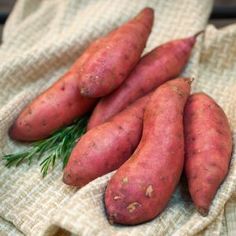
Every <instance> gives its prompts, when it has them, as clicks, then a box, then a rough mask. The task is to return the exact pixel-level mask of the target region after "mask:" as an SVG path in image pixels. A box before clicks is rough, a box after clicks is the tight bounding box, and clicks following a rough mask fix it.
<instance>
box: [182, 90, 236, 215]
mask: <svg viewBox="0 0 236 236" xmlns="http://www.w3.org/2000/svg"><path fill="white" fill-rule="evenodd" d="M184 116H185V117H184V125H185V149H186V158H185V173H186V176H187V181H188V187H189V191H190V194H191V197H192V200H193V202H194V204H195V206H196V208H197V210H198V211H199V212H200V213H201V214H202V215H207V214H208V211H209V207H210V205H211V202H212V200H213V198H214V196H215V194H216V192H217V190H218V188H219V186H220V184H221V183H222V182H223V180H224V178H225V177H226V175H227V173H228V170H229V163H230V158H231V152H232V135H231V131H230V126H229V122H228V120H227V117H226V115H225V113H224V111H223V110H222V109H221V108H220V107H219V105H218V104H216V102H215V101H214V100H213V99H212V98H211V97H209V96H208V95H206V94H204V93H196V94H193V95H192V96H190V97H189V99H188V102H187V104H186V108H185V113H184Z"/></svg>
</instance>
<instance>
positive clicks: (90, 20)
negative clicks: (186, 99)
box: [0, 0, 236, 236]
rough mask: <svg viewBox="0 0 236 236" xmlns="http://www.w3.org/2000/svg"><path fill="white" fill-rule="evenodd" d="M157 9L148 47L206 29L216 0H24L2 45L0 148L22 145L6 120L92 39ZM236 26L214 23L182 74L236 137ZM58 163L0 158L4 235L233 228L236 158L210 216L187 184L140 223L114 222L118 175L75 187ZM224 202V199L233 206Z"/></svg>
mask: <svg viewBox="0 0 236 236" xmlns="http://www.w3.org/2000/svg"><path fill="white" fill-rule="evenodd" d="M145 6H150V7H153V8H154V9H155V16H156V18H155V24H154V27H153V31H152V34H151V36H150V39H149V41H148V44H147V48H146V49H145V51H149V50H150V49H152V48H153V47H155V46H156V45H158V44H160V43H163V42H166V41H168V40H170V39H175V38H180V37H186V36H190V35H192V34H193V33H196V32H198V31H199V30H202V29H204V28H205V27H206V24H207V19H208V17H209V14H210V11H211V7H212V0H204V1H199V0H181V1H176V0H168V1H161V0H133V1H130V0H112V1H110V0H96V1H95V0H70V1H64V0H44V1H38V0H18V1H17V3H16V6H15V8H14V10H13V12H12V14H11V15H10V18H9V19H8V21H7V24H6V26H5V28H4V32H3V44H2V45H1V48H0V61H1V64H0V88H1V93H0V150H1V152H3V153H9V152H16V151H18V150H21V149H22V148H24V147H25V146H24V145H22V144H17V143H15V142H13V141H11V140H10V139H9V137H8V135H7V131H8V128H9V126H10V125H11V124H12V122H13V120H14V119H15V117H16V116H17V114H18V113H19V112H20V110H21V109H22V107H24V106H25V105H26V104H27V103H28V102H29V101H31V100H32V99H33V98H34V97H35V96H36V95H37V94H38V93H40V92H41V91H42V90H44V89H45V88H47V87H48V86H49V85H50V84H52V83H53V82H54V81H56V80H57V79H58V78H59V77H60V76H61V75H62V74H63V73H64V72H65V71H66V70H68V68H69V67H70V65H71V64H72V63H73V61H74V60H75V59H76V58H77V57H78V56H79V55H80V54H81V53H82V51H83V50H84V49H85V48H86V46H87V45H88V44H89V43H90V42H91V41H92V40H94V39H95V38H97V37H99V36H100V35H103V34H105V33H107V32H109V31H110V30H112V29H113V28H115V27H116V26H118V25H120V24H121V23H122V22H125V21H126V20H127V19H129V18H130V17H132V16H134V15H135V14H136V13H137V12H138V11H139V10H140V9H142V8H143V7H145ZM235 37H236V26H231V27H228V28H225V29H223V30H220V31H219V30H216V29H215V28H214V27H212V26H209V27H207V29H206V31H205V33H204V35H203V36H201V37H199V39H198V42H197V44H196V46H195V48H194V51H193V55H192V57H191V60H190V62H189V64H188V66H187V68H186V70H185V72H184V74H185V75H188V76H191V77H194V78H195V81H194V83H193V91H200V90H203V91H205V92H207V93H209V94H210V95H211V96H212V97H214V98H215V99H216V101H217V102H219V104H220V105H221V106H222V107H223V108H224V110H225V112H226V113H227V115H228V117H229V119H230V123H231V127H232V130H233V132H234V136H235V135H236V108H235V104H236V96H235V94H236V41H235V40H234V39H235ZM61 168H62V167H61V164H58V165H57V166H56V169H55V170H54V171H53V172H52V173H50V174H49V175H48V176H47V177H46V178H44V179H42V177H41V174H40V168H39V167H38V163H37V161H35V162H34V163H33V164H32V166H30V167H29V166H28V165H27V164H24V165H22V166H20V167H18V168H10V169H7V168H6V167H4V163H3V161H2V160H1V161H0V217H1V218H0V235H17V236H18V235H23V234H24V235H33V236H35V235H37V236H38V235H39V236H40V235H53V234H55V233H56V232H57V230H58V229H59V228H64V229H66V230H68V231H69V232H71V233H74V234H76V235H87V236H90V235H102V236H103V235H105V236H106V235H120V236H121V235H122V236H123V235H134V236H139V235H145V236H146V235H148V236H149V235H195V234H198V235H220V234H221V235H227V234H228V235H235V234H236V226H235V223H234V222H236V211H235V210H234V209H235V207H236V197H235V196H236V195H235V196H234V195H233V193H234V192H235V185H236V162H235V151H234V154H233V159H232V162H231V167H230V172H229V175H228V177H227V178H226V180H225V182H224V184H223V185H222V186H221V188H220V189H219V191H218V193H217V196H216V198H215V200H214V202H213V204H212V207H211V210H210V214H209V216H208V217H201V216H200V215H199V214H198V213H196V211H195V209H194V207H193V205H192V203H191V200H190V199H189V198H188V197H187V196H186V194H184V193H185V192H186V190H185V188H184V187H183V185H180V186H179V187H178V188H177V190H176V192H175V194H174V195H173V197H172V199H171V202H170V204H169V205H168V207H167V209H166V210H165V211H164V212H163V213H162V214H161V215H160V216H159V217H157V218H156V219H154V220H153V221H151V222H149V223H146V224H142V225H139V226H135V227H124V226H123V227H121V226H111V225H109V223H108V222H107V220H106V216H105V212H104V205H103V194H104V189H105V186H106V184H107V181H108V179H109V178H110V176H111V175H112V173H110V174H108V175H106V176H104V177H101V178H98V179H97V180H95V181H93V182H91V183H90V184H88V185H87V186H85V187H84V188H82V189H80V190H78V191H77V189H75V188H70V187H68V186H65V185H64V184H63V183H62V181H61V178H62V172H61ZM226 203H227V204H226Z"/></svg>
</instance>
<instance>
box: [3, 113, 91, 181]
mask: <svg viewBox="0 0 236 236" xmlns="http://www.w3.org/2000/svg"><path fill="white" fill-rule="evenodd" d="M87 121H88V116H87V115H86V116H84V117H82V118H80V119H78V120H76V121H75V122H74V123H73V124H71V125H69V126H67V127H64V128H61V129H60V130H58V131H56V132H55V133H54V134H52V135H51V136H50V137H48V138H46V139H42V140H39V141H36V142H33V143H32V145H31V147H30V148H29V149H27V150H25V151H22V152H19V153H13V154H7V155H4V156H3V157H2V158H3V160H5V161H6V163H5V165H6V166H7V167H11V166H19V165H20V164H21V163H25V162H27V163H28V164H29V165H30V164H31V163H32V161H33V159H36V158H37V159H38V160H40V159H43V160H42V161H41V162H40V167H41V173H42V176H43V177H45V176H46V175H47V173H48V171H49V170H52V169H53V168H54V167H55V164H56V161H57V160H58V159H60V160H61V161H62V165H63V168H64V167H65V166H66V164H67V162H68V159H69V156H70V153H71V151H72V149H73V147H74V145H75V144H76V142H77V141H78V139H79V138H80V137H81V136H82V135H83V134H84V133H85V130H86V125H87Z"/></svg>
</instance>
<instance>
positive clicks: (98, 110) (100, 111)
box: [87, 35, 197, 129]
mask: <svg viewBox="0 0 236 236" xmlns="http://www.w3.org/2000/svg"><path fill="white" fill-rule="evenodd" d="M196 36H197V35H195V36H192V37H189V38H185V39H179V40H174V41H170V42H168V43H165V44H163V45H161V46H159V47H157V48H155V49H153V50H152V51H151V52H149V53H147V54H146V55H145V56H144V57H142V59H141V60H140V61H139V63H138V64H137V65H136V66H135V69H134V70H133V71H132V73H131V74H130V76H129V77H128V78H127V79H126V80H125V81H124V83H123V84H122V85H121V86H120V87H119V88H118V89H117V90H116V91H114V92H113V93H112V94H110V95H108V96H106V97H104V98H102V99H101V100H100V101H99V103H98V104H97V106H96V107H95V109H94V111H93V113H92V116H91V118H90V120H89V123H88V126H87V129H91V128H93V127H95V126H96V125H99V124H101V123H103V122H105V121H106V120H108V119H109V118H110V117H112V116H113V115H115V114H116V113H118V112H119V111H121V110H123V109H124V108H125V107H126V106H127V105H129V104H130V103H132V102H133V101H135V100H136V99H137V98H139V97H142V96H144V95H145V94H146V93H148V92H150V91H151V90H153V89H155V88H156V87H158V86H159V85H161V84H162V83H164V82H165V81H167V80H169V79H173V78H175V77H176V76H178V75H179V74H180V73H181V71H182V70H183V68H184V66H185V65H186V63H187V61H188V59H189V56H190V53H191V49H192V47H193V45H194V43H195V41H196Z"/></svg>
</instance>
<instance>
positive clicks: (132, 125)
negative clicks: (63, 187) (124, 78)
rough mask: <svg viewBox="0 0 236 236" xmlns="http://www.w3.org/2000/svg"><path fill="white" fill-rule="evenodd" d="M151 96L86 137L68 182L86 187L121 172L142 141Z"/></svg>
mask: <svg viewBox="0 0 236 236" xmlns="http://www.w3.org/2000/svg"><path fill="white" fill-rule="evenodd" d="M149 96H150V95H146V96H145V97H143V98H140V99H139V100H137V101H136V102H135V103H133V104H132V105H130V106H129V107H127V108H126V109H125V110H123V111H122V112H121V113H119V114H117V115H116V116H114V117H113V118H112V119H111V120H110V121H108V122H106V123H104V124H102V125H99V126H97V127H95V128H94V129H91V130H90V131H88V132H87V133H86V134H85V135H84V136H82V138H81V139H80V140H79V142H78V143H77V145H76V146H75V148H74V149H73V151H72V154H71V156H70V158H69V162H68V164H67V166H66V168H65V170H64V177H63V181H64V183H66V184H69V185H73V186H79V187H82V186H84V185H85V184H87V183H89V182H90V181H92V180H93V179H95V178H97V177H99V176H102V175H104V174H106V173H108V172H110V171H113V170H115V169H117V168H118V167H120V166H121V165H122V164H123V163H124V162H125V161H126V160H127V159H128V158H129V157H130V155H131V154H132V153H133V151H134V149H135V148H136V147H137V145H138V142H139V141H140V138H141V134H142V128H143V126H142V124H143V112H144V107H145V105H146V103H147V101H148V99H149Z"/></svg>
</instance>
